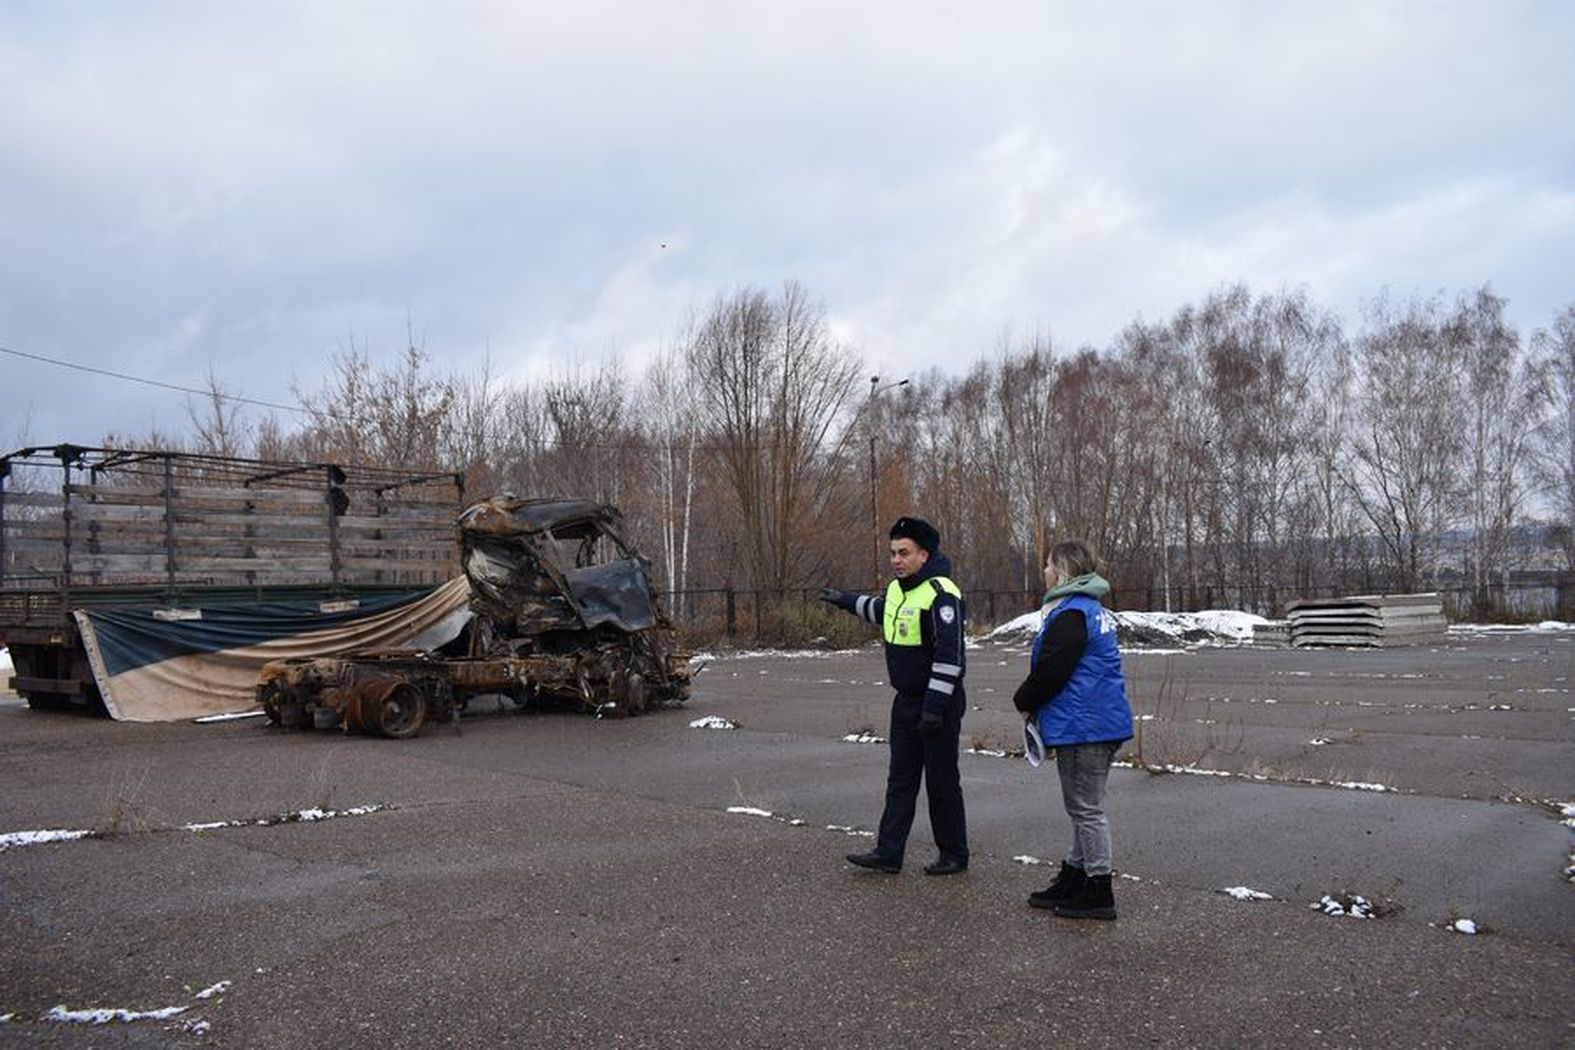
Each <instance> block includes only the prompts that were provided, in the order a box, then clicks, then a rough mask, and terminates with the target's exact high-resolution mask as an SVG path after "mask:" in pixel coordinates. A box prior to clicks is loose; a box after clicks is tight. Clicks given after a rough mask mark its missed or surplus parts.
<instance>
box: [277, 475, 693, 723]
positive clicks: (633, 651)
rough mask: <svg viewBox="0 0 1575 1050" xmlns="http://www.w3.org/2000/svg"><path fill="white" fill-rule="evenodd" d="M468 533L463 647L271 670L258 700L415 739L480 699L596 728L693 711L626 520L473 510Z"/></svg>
mask: <svg viewBox="0 0 1575 1050" xmlns="http://www.w3.org/2000/svg"><path fill="white" fill-rule="evenodd" d="M457 530H458V534H459V546H460V560H461V564H462V566H463V568H464V573H465V577H466V580H467V581H468V583H469V586H470V601H469V608H468V610H466V615H467V617H468V622H466V623H465V625H464V627H463V629H462V630H461V631H460V633H459V635H458V636H457V637H456V638H454V639H453V640H452V641H450V642H448V643H446V644H444V645H442V646H440V647H438V648H436V649H430V650H427V649H421V650H414V649H404V650H364V651H359V652H352V653H347V654H342V655H337V656H325V657H302V658H295V659H287V660H277V661H273V662H270V663H268V664H266V665H264V667H263V669H262V673H261V676H260V679H259V683H258V686H257V699H258V702H259V703H260V704H261V705H262V707H263V710H264V712H265V713H266V714H267V716H268V718H269V720H270V721H271V722H274V723H277V724H279V725H282V726H302V727H315V728H320V729H323V728H334V727H337V726H343V727H344V728H345V729H354V730H360V731H364V732H371V733H380V734H382V735H383V736H387V737H395V738H403V737H410V736H414V735H415V734H416V733H418V732H419V731H420V730H421V727H422V726H423V725H424V724H425V723H426V722H427V721H429V720H432V719H453V718H457V717H458V715H459V712H460V711H461V710H462V709H464V707H465V706H466V704H467V703H469V702H470V701H471V700H473V699H475V698H477V697H481V696H494V695H498V696H504V697H507V698H508V699H509V700H511V701H513V702H514V703H515V704H517V705H519V706H522V707H530V706H562V705H569V706H578V707H580V708H582V709H584V710H587V711H590V712H593V713H595V714H597V715H598V716H610V715H633V714H639V713H640V712H642V711H644V710H646V709H648V708H650V707H655V706H660V705H670V704H679V703H682V702H683V701H684V700H685V699H687V697H688V694H689V677H690V672H689V654H688V653H687V652H684V651H681V650H680V649H678V648H677V647H676V644H675V639H674V631H673V626H672V622H671V621H670V620H669V619H668V617H667V615H666V613H665V612H664V611H663V609H662V607H661V604H660V602H659V601H658V599H657V596H656V593H655V591H654V590H653V589H652V587H651V582H650V577H649V574H648V571H647V569H648V566H647V563H646V561H645V559H644V558H642V557H641V556H640V555H639V554H638V552H636V551H635V550H634V548H633V547H631V546H630V545H629V543H628V542H627V541H626V540H625V538H624V536H623V532H622V518H621V516H620V515H619V513H618V511H617V510H616V509H615V508H613V507H611V506H609V505H607V504H602V503H595V502H592V501H589V500H580V499H520V498H516V497H513V496H496V497H493V498H491V499H488V500H484V501H482V502H479V503H474V504H471V505H470V506H469V507H467V508H466V509H465V510H464V511H463V512H462V513H461V514H460V516H459V519H458V522H457Z"/></svg>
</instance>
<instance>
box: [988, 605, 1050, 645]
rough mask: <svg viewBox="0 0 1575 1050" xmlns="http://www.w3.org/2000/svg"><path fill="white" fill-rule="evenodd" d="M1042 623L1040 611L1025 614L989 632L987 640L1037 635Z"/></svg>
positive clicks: (1042, 618)
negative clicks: (1019, 635)
mask: <svg viewBox="0 0 1575 1050" xmlns="http://www.w3.org/2000/svg"><path fill="white" fill-rule="evenodd" d="M1042 623H1044V617H1043V616H1042V615H1041V612H1040V610H1038V609H1035V610H1034V611H1033V612H1025V613H1023V615H1021V616H1018V617H1014V618H1013V619H1010V620H1007V621H1006V622H1005V623H1003V624H1001V626H999V627H997V628H996V629H995V630H993V631H991V632H990V633H989V634H987V635H986V636H985V637H987V638H1009V637H1012V636H1013V635H1018V634H1038V633H1039V625H1040V624H1042Z"/></svg>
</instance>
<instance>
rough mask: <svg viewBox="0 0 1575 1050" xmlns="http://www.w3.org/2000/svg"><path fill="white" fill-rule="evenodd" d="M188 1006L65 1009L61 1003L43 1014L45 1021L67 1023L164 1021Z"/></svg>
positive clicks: (181, 1012) (183, 1010)
mask: <svg viewBox="0 0 1575 1050" xmlns="http://www.w3.org/2000/svg"><path fill="white" fill-rule="evenodd" d="M187 1009H188V1008H187V1007H184V1006H166V1007H163V1008H162V1009H159V1010H121V1009H114V1008H111V1009H101V1010H67V1009H66V1008H65V1006H64V1005H63V1004H62V1005H60V1006H56V1007H54V1008H53V1009H52V1010H50V1011H49V1012H48V1013H47V1014H45V1015H44V1020H46V1021H62V1022H65V1023H67V1024H109V1023H110V1022H111V1021H124V1022H128V1023H129V1022H131V1021H166V1020H168V1019H169V1018H171V1017H174V1016H175V1015H176V1014H183V1013H185V1012H186V1010H187Z"/></svg>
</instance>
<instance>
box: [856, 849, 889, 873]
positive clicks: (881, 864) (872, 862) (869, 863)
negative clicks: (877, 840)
mask: <svg viewBox="0 0 1575 1050" xmlns="http://www.w3.org/2000/svg"><path fill="white" fill-rule="evenodd" d="M848 863H849V864H853V865H856V866H858V867H860V868H868V869H870V870H871V871H884V872H886V873H887V874H888V875H895V874H897V872H899V871H901V870H902V861H900V860H893V859H892V858H890V857H888V856H886V855H885V854H883V853H876V852H875V851H874V850H870V851H869V852H868V853H849V854H848Z"/></svg>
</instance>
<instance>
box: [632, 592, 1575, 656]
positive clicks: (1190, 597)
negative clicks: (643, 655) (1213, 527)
mask: <svg viewBox="0 0 1575 1050" xmlns="http://www.w3.org/2000/svg"><path fill="white" fill-rule="evenodd" d="M1433 590H1436V591H1437V592H1438V593H1439V594H1440V595H1441V596H1442V598H1443V605H1444V614H1445V615H1446V616H1447V617H1448V618H1449V620H1450V621H1451V622H1455V623H1460V622H1470V621H1482V620H1485V621H1490V622H1491V621H1521V622H1525V621H1537V620H1564V621H1572V620H1575V575H1571V574H1554V575H1552V576H1550V577H1548V578H1546V579H1534V580H1522V581H1518V582H1517V581H1512V582H1510V583H1507V584H1506V583H1498V584H1494V585H1492V586H1490V587H1488V588H1486V589H1485V590H1484V591H1483V592H1481V593H1478V592H1476V591H1475V589H1474V588H1472V587H1470V586H1466V585H1460V584H1451V585H1448V586H1441V587H1436V588H1433ZM1374 591H1375V592H1378V593H1382V589H1378V588H1375V589H1374ZM1355 593H1361V592H1359V591H1356V590H1351V589H1344V590H1341V589H1337V588H1333V587H1318V588H1307V589H1305V590H1300V591H1297V590H1290V589H1281V590H1278V591H1272V592H1271V591H1268V590H1267V589H1255V590H1244V589H1242V588H1229V589H1216V588H1212V587H1198V588H1195V589H1194V588H1187V587H1175V588H1171V589H1170V591H1169V594H1168V595H1167V593H1166V591H1165V590H1164V589H1163V588H1159V587H1154V588H1149V589H1147V590H1141V589H1136V588H1128V589H1126V590H1122V591H1117V592H1116V593H1114V594H1112V595H1111V599H1110V604H1111V605H1112V606H1113V607H1114V608H1117V609H1137V610H1164V609H1166V608H1167V602H1166V599H1167V597H1168V598H1169V604H1168V608H1169V609H1170V611H1173V612H1197V611H1199V610H1201V609H1221V608H1228V609H1241V610H1243V611H1247V612H1259V613H1260V614H1261V615H1264V616H1267V617H1269V618H1271V619H1273V618H1276V617H1278V616H1281V615H1283V609H1284V606H1285V604H1286V603H1289V602H1292V601H1296V600H1298V599H1303V598H1329V597H1341V596H1346V595H1350V594H1355ZM1390 593H1394V591H1393V589H1391V590H1390ZM819 594H820V589H819V588H784V589H781V590H760V589H749V588H736V587H709V588H696V589H691V590H684V591H674V592H670V593H667V594H664V595H663V601H664V602H665V603H666V605H667V609H668V612H669V614H670V615H671V616H672V618H673V621H674V623H675V624H677V625H678V627H679V629H680V630H681V631H682V632H683V633H684V635H685V636H686V637H687V638H689V639H690V640H691V641H692V642H699V643H706V644H716V643H726V644H766V643H769V644H775V645H796V644H813V643H821V644H824V643H826V642H828V641H829V642H831V643H833V644H835V643H848V644H854V643H856V642H857V641H859V640H862V639H865V638H866V637H867V635H868V629H867V628H866V627H865V626H862V625H861V624H860V623H859V622H858V621H856V620H854V619H853V618H852V617H849V616H847V615H846V614H844V613H842V612H841V611H840V610H837V609H833V608H831V607H830V606H827V605H823V604H822V603H821V602H820V601H819V600H818V598H819ZM1042 597H1043V594H1042V592H1040V591H1022V590H1005V591H1002V590H996V591H991V590H968V591H967V592H966V600H967V603H968V629H969V631H970V633H977V632H980V631H984V630H987V629H989V628H992V627H996V626H999V625H1000V624H1003V623H1006V622H1007V621H1009V620H1012V619H1014V618H1015V617H1018V616H1021V615H1023V614H1024V613H1027V612H1032V611H1033V610H1035V609H1037V608H1038V607H1039V604H1040V601H1041V599H1042Z"/></svg>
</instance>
